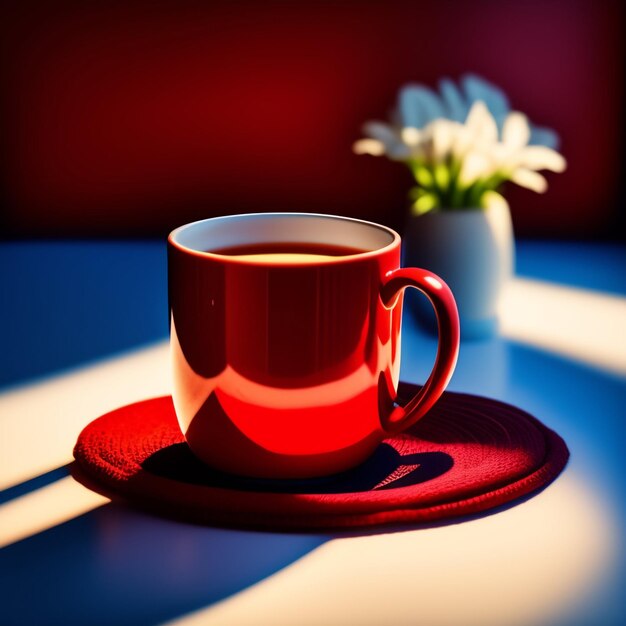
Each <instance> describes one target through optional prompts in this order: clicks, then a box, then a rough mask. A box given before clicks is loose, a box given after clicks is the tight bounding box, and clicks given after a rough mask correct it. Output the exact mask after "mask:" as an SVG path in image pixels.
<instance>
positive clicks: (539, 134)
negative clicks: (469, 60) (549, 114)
mask: <svg viewBox="0 0 626 626" xmlns="http://www.w3.org/2000/svg"><path fill="white" fill-rule="evenodd" d="M459 84H460V86H457V85H456V84H455V83H454V82H453V81H452V80H450V79H449V78H443V79H442V80H440V81H439V93H436V92H435V91H433V90H432V89H430V88H429V87H426V86H424V85H420V84H418V83H411V84H408V85H405V86H404V87H402V89H401V90H400V93H399V94H398V104H397V110H396V113H395V115H394V118H395V121H396V123H397V125H398V126H399V127H401V128H406V127H409V128H418V129H420V128H424V127H425V126H426V125H428V124H429V123H430V122H432V121H433V120H435V119H440V118H444V119H449V120H453V121H456V122H460V123H464V122H465V120H466V119H467V115H468V113H469V111H470V109H471V108H472V105H473V104H474V103H475V102H478V101H482V102H484V103H485V105H486V106H487V109H488V110H489V112H490V113H491V115H492V116H493V118H494V119H495V121H496V124H497V127H498V132H499V133H500V134H501V133H502V128H503V126H504V122H505V120H506V118H507V115H508V114H509V113H510V112H511V105H510V103H509V99H508V98H507V96H506V94H505V93H504V92H503V91H502V90H501V89H500V88H499V87H496V86H495V85H492V84H491V83H489V82H488V81H486V80H485V79H484V78H481V77H479V76H476V75H475V74H466V75H464V76H462V77H461V80H460V81H459ZM529 144H531V145H540V146H547V147H548V148H552V149H554V150H557V149H558V147H559V137H558V135H557V134H556V133H555V132H554V131H553V130H551V129H550V128H544V127H540V126H535V125H533V124H530V140H529Z"/></svg>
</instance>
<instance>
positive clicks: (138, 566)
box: [0, 503, 328, 626]
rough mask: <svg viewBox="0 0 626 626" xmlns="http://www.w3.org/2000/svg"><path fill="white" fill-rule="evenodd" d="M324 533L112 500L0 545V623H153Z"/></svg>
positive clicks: (299, 552) (267, 571) (256, 577)
mask: <svg viewBox="0 0 626 626" xmlns="http://www.w3.org/2000/svg"><path fill="white" fill-rule="evenodd" d="M327 539H328V537H327V536H324V535H312V534H307V535H298V534H289V535H281V534H277V533H263V532H245V531H236V530H227V529H218V528H208V527H202V526H194V525H190V524H184V525H181V523H179V522H173V521H169V520H165V519H160V518H157V517H152V516H149V515H147V514H143V513H141V512H137V511H134V510H131V509H129V508H127V507H125V506H123V505H120V504H115V503H111V504H108V505H106V506H104V507H102V508H100V509H96V510H94V511H91V512H90V513H87V514H85V515H81V516H80V517H77V518H75V519H73V520H71V521H69V522H66V523H64V524H61V525H59V526H56V527H54V528H51V529H50V530H46V531H45V532H42V533H40V534H37V535H34V536H32V537H29V538H28V539H25V540H23V541H20V542H18V543H15V544H13V545H10V546H8V547H6V548H4V549H3V550H2V551H0V560H1V563H2V570H3V573H4V581H3V583H2V595H3V603H2V604H3V606H2V624H3V625H4V626H11V625H13V624H15V625H17V624H19V625H20V626H22V625H26V624H37V625H43V624H64V625H66V626H70V625H73V624H80V625H84V624H90V625H91V626H95V625H97V624H106V625H111V624H115V625H116V626H118V625H122V624H129V625H133V626H139V625H141V624H155V623H161V622H163V621H166V620H170V619H173V618H176V617H179V616H181V615H184V614H187V613H189V612H191V611H194V610H197V609H200V608H204V607H206V606H209V605H211V604H213V603H215V602H217V601H219V600H222V599H224V598H226V597H228V596H231V595H233V594H234V593H237V592H238V591H241V590H242V589H245V588H246V587H248V586H250V585H252V584H254V583H256V582H258V581H260V580H262V579H264V578H266V577H268V576H270V575H271V574H273V573H275V572H277V571H278V570H280V569H282V568H284V567H286V566H287V565H289V564H290V563H293V562H294V561H296V560H298V559H299V558H301V557H302V556H304V555H305V554H307V553H308V552H310V551H311V550H314V549H315V548H316V547H317V546H319V545H320V544H322V543H324V542H325V541H326V540H327Z"/></svg>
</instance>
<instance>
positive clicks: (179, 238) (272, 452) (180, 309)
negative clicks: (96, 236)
mask: <svg viewBox="0 0 626 626" xmlns="http://www.w3.org/2000/svg"><path fill="white" fill-rule="evenodd" d="M168 261H169V301H170V323H171V358H172V364H173V381H174V391H173V398H174V406H175V408H176V414H177V416H178V420H179V423H180V426H181V429H182V431H183V433H184V434H185V438H186V440H187V442H188V444H189V446H190V448H191V450H192V451H193V452H194V453H195V455H196V456H198V457H199V458H200V459H201V460H203V461H204V462H206V463H207V464H209V465H211V466H212V467H214V468H217V469H219V470H222V471H225V472H229V473H233V474H239V475H245V476H253V477H259V478H305V477H313V476H321V475H325V474H332V473H336V472H340V471H343V470H346V469H348V468H351V467H353V466H355V465H358V464H359V463H361V462H362V461H364V460H365V459H366V458H367V457H368V456H369V455H370V454H371V453H372V452H373V451H374V450H375V448H376V447H377V446H378V445H379V443H380V442H381V441H382V440H383V439H384V438H385V437H387V436H388V435H390V434H392V433H395V432H398V431H400V430H404V429H406V428H408V427H409V426H411V425H412V424H414V423H415V422H416V421H417V420H419V419H420V418H421V417H422V416H423V415H424V414H425V413H426V412H427V411H428V410H429V409H430V408H431V407H432V405H433V404H434V403H435V402H436V401H437V399H438V398H439V396H440V395H441V394H442V392H443V390H444V389H445V387H446V385H447V384H448V381H449V380H450V377H451V376H452V372H453V370H454V366H455V364H456V360H457V356H458V351H459V318H458V313H457V309H456V305H455V302H454V298H453V296H452V293H451V291H450V289H449V288H448V287H447V285H446V284H445V283H444V282H443V281H442V280H441V279H440V278H439V277H438V276H436V275H435V274H432V273H431V272H429V271H427V270H423V269H416V268H409V269H400V268H399V266H400V237H399V235H398V234H397V233H396V232H394V231H393V230H391V229H389V228H386V227H384V226H380V225H378V224H373V223H370V222H364V221H360V220H356V219H350V218H345V217H335V216H330V215H316V214H306V213H260V214H248V215H233V216H226V217H218V218H213V219H207V220H202V221H199V222H194V223H192V224H187V225H185V226H181V227H180V228H178V229H176V230H174V231H173V232H172V233H171V234H170V236H169V239H168ZM405 287H415V288H417V289H419V290H420V291H421V292H423V293H424V294H425V295H426V296H427V297H428V299H429V300H430V302H431V303H432V305H433V307H434V309H435V312H436V314H437V319H438V324H439V345H438V349H437V356H436V360H435V365H434V367H433V370H432V373H431V375H430V377H429V378H428V380H427V381H426V384H425V385H424V387H423V388H422V389H421V391H420V392H419V393H418V394H417V395H416V396H415V397H414V398H413V399H412V400H411V401H410V402H408V404H406V406H399V405H398V404H397V403H396V402H395V399H396V389H397V384H398V377H399V371H400V321H401V315H402V292H403V290H404V288H405Z"/></svg>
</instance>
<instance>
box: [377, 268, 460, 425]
mask: <svg viewBox="0 0 626 626" xmlns="http://www.w3.org/2000/svg"><path fill="white" fill-rule="evenodd" d="M406 287H415V288H416V289H419V290H420V291H421V292H422V293H423V294H424V295H425V296H426V297H427V298H428V299H429V300H430V303H431V304H432V305H433V308H434V309H435V314H436V315H437V329H438V333H439V343H438V345H437V356H436V358H435V364H434V366H433V369H432V372H431V373H430V376H429V377H428V380H427V381H426V383H425V384H424V386H423V387H422V388H421V389H420V390H419V391H418V392H417V393H416V394H415V396H413V398H411V400H409V402H408V403H407V404H406V405H405V406H399V405H396V407H395V408H394V410H393V411H392V412H391V413H390V414H389V415H387V416H381V425H382V427H383V429H384V430H385V431H386V432H387V433H388V434H393V433H397V432H399V431H401V430H405V429H407V428H409V427H410V426H412V425H413V424H415V422H417V421H418V420H419V419H421V418H422V417H423V416H424V415H425V414H426V413H427V412H428V410H429V409H430V408H431V407H432V406H433V404H435V402H437V400H438V399H439V397H440V396H441V394H442V393H443V391H444V389H445V388H446V386H447V384H448V382H450V378H452V373H453V372H454V367H455V365H456V361H457V358H458V356H459V340H460V328H459V312H458V310H457V308H456V302H455V301H454V296H453V295H452V291H451V290H450V288H449V287H448V285H446V283H445V282H444V281H443V280H442V279H441V278H439V276H437V275H436V274H433V273H432V272H429V271H427V270H423V269H418V268H415V267H411V268H400V269H397V270H392V271H390V272H387V274H386V275H385V282H384V284H383V285H382V287H381V299H382V301H383V304H384V305H385V306H386V307H388V308H391V307H392V306H393V305H394V304H395V302H396V299H397V297H398V295H399V293H400V292H401V291H402V290H403V289H405V288H406Z"/></svg>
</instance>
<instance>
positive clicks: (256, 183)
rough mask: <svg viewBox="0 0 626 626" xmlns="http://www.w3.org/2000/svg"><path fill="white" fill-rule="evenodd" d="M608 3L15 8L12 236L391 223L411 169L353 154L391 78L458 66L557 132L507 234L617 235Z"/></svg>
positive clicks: (389, 101)
mask: <svg viewBox="0 0 626 626" xmlns="http://www.w3.org/2000/svg"><path fill="white" fill-rule="evenodd" d="M622 18H623V12H622V9H621V8H620V3H619V2H617V1H614V2H613V1H609V0H605V1H593V0H551V1H543V2H539V1H531V2H507V1H490V0H489V1H488V0H481V1H477V2H463V1H461V0H458V1H454V0H448V1H442V2H437V3H435V2H409V1H408V0H385V1H383V0H372V1H369V2H367V1H358V2H357V1H352V2H348V1H343V2H334V3H320V2H297V1H294V2H275V1H269V2H251V1H248V2H236V1H230V2H227V1H224V2H189V1H181V2H175V1H174V0H168V1H161V2H147V1H142V2H76V3H67V2H56V3H52V4H41V3H29V2H13V3H8V4H5V5H4V8H3V9H2V15H0V29H1V35H2V49H1V65H0V72H1V73H0V81H1V82H0V88H1V89H2V96H1V97H2V110H1V118H0V124H1V131H2V134H1V137H2V140H1V141H2V147H1V150H2V156H3V170H2V174H3V176H2V181H3V190H2V193H3V200H4V214H3V219H2V227H3V231H4V235H5V236H9V237H24V236H137V235H139V236H152V235H159V236H161V235H163V234H164V233H166V232H167V231H168V230H169V229H171V228H172V227H174V226H176V225H178V224H181V223H183V222H186V221H189V220H193V219H199V218H202V217H206V216H210V215H216V214H223V213H233V212H250V211H265V210H277V211H291V210H297V211H314V212H325V213H340V214H345V215H351V216H357V217H363V218H367V219H374V220H377V221H380V222H383V223H386V224H389V225H390V226H392V227H396V228H401V227H402V223H403V220H404V215H405V210H406V201H405V197H406V191H407V190H408V188H409V187H410V185H411V178H410V176H409V175H408V173H407V172H405V171H404V169H403V167H402V166H400V165H397V164H393V163H389V162H387V161H386V160H384V159H374V158H370V157H357V156H355V155H353V154H352V152H351V144H352V142H353V141H354V140H355V139H358V138H359V137H360V126H361V124H362V123H363V122H364V121H366V120H368V119H372V118H384V117H386V115H387V111H388V109H389V108H391V107H392V105H393V104H394V102H395V95H396V92H397V90H398V88H399V87H400V86H401V85H402V84H404V83H406V82H409V81H420V82H424V83H426V84H430V85H433V86H434V85H435V84H436V81H437V80H438V79H439V78H440V77H441V76H444V75H447V76H450V77H453V78H458V77H459V76H460V75H461V74H462V73H464V72H466V71H473V72H476V73H479V74H481V75H483V76H484V77H485V78H487V79H489V80H491V81H492V82H494V83H495V84H497V85H500V86H501V87H503V88H504V90H505V91H506V92H507V94H508V95H509V97H510V99H511V101H512V103H513V105H514V107H515V108H517V109H519V110H522V111H524V112H526V113H528V115H529V116H530V117H531V119H532V120H533V121H534V122H536V123H538V124H540V125H547V126H551V127H553V128H555V129H556V130H557V131H558V132H559V134H560V135H561V137H562V152H563V154H564V155H565V156H566V158H567V160H568V162H569V168H568V171H567V172H566V173H565V174H562V175H555V176H550V179H549V180H550V189H549V191H548V193H547V194H546V195H544V196H539V195H536V194H534V193H532V192H529V191H524V190H517V189H512V188H511V189H510V190H509V191H510V193H508V197H509V200H510V203H511V205H512V210H513V218H514V223H515V228H516V231H517V233H518V234H519V235H534V236H555V235H556V236H565V237H585V236H611V235H614V234H615V233H616V228H617V226H618V224H619V218H620V210H619V200H620V198H619V196H618V182H619V177H620V175H621V174H622V172H623V157H622V153H623V150H622V139H623V135H622V109H623V82H622V75H623V70H624V67H623V61H622V59H623V53H624V44H623V37H622Z"/></svg>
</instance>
